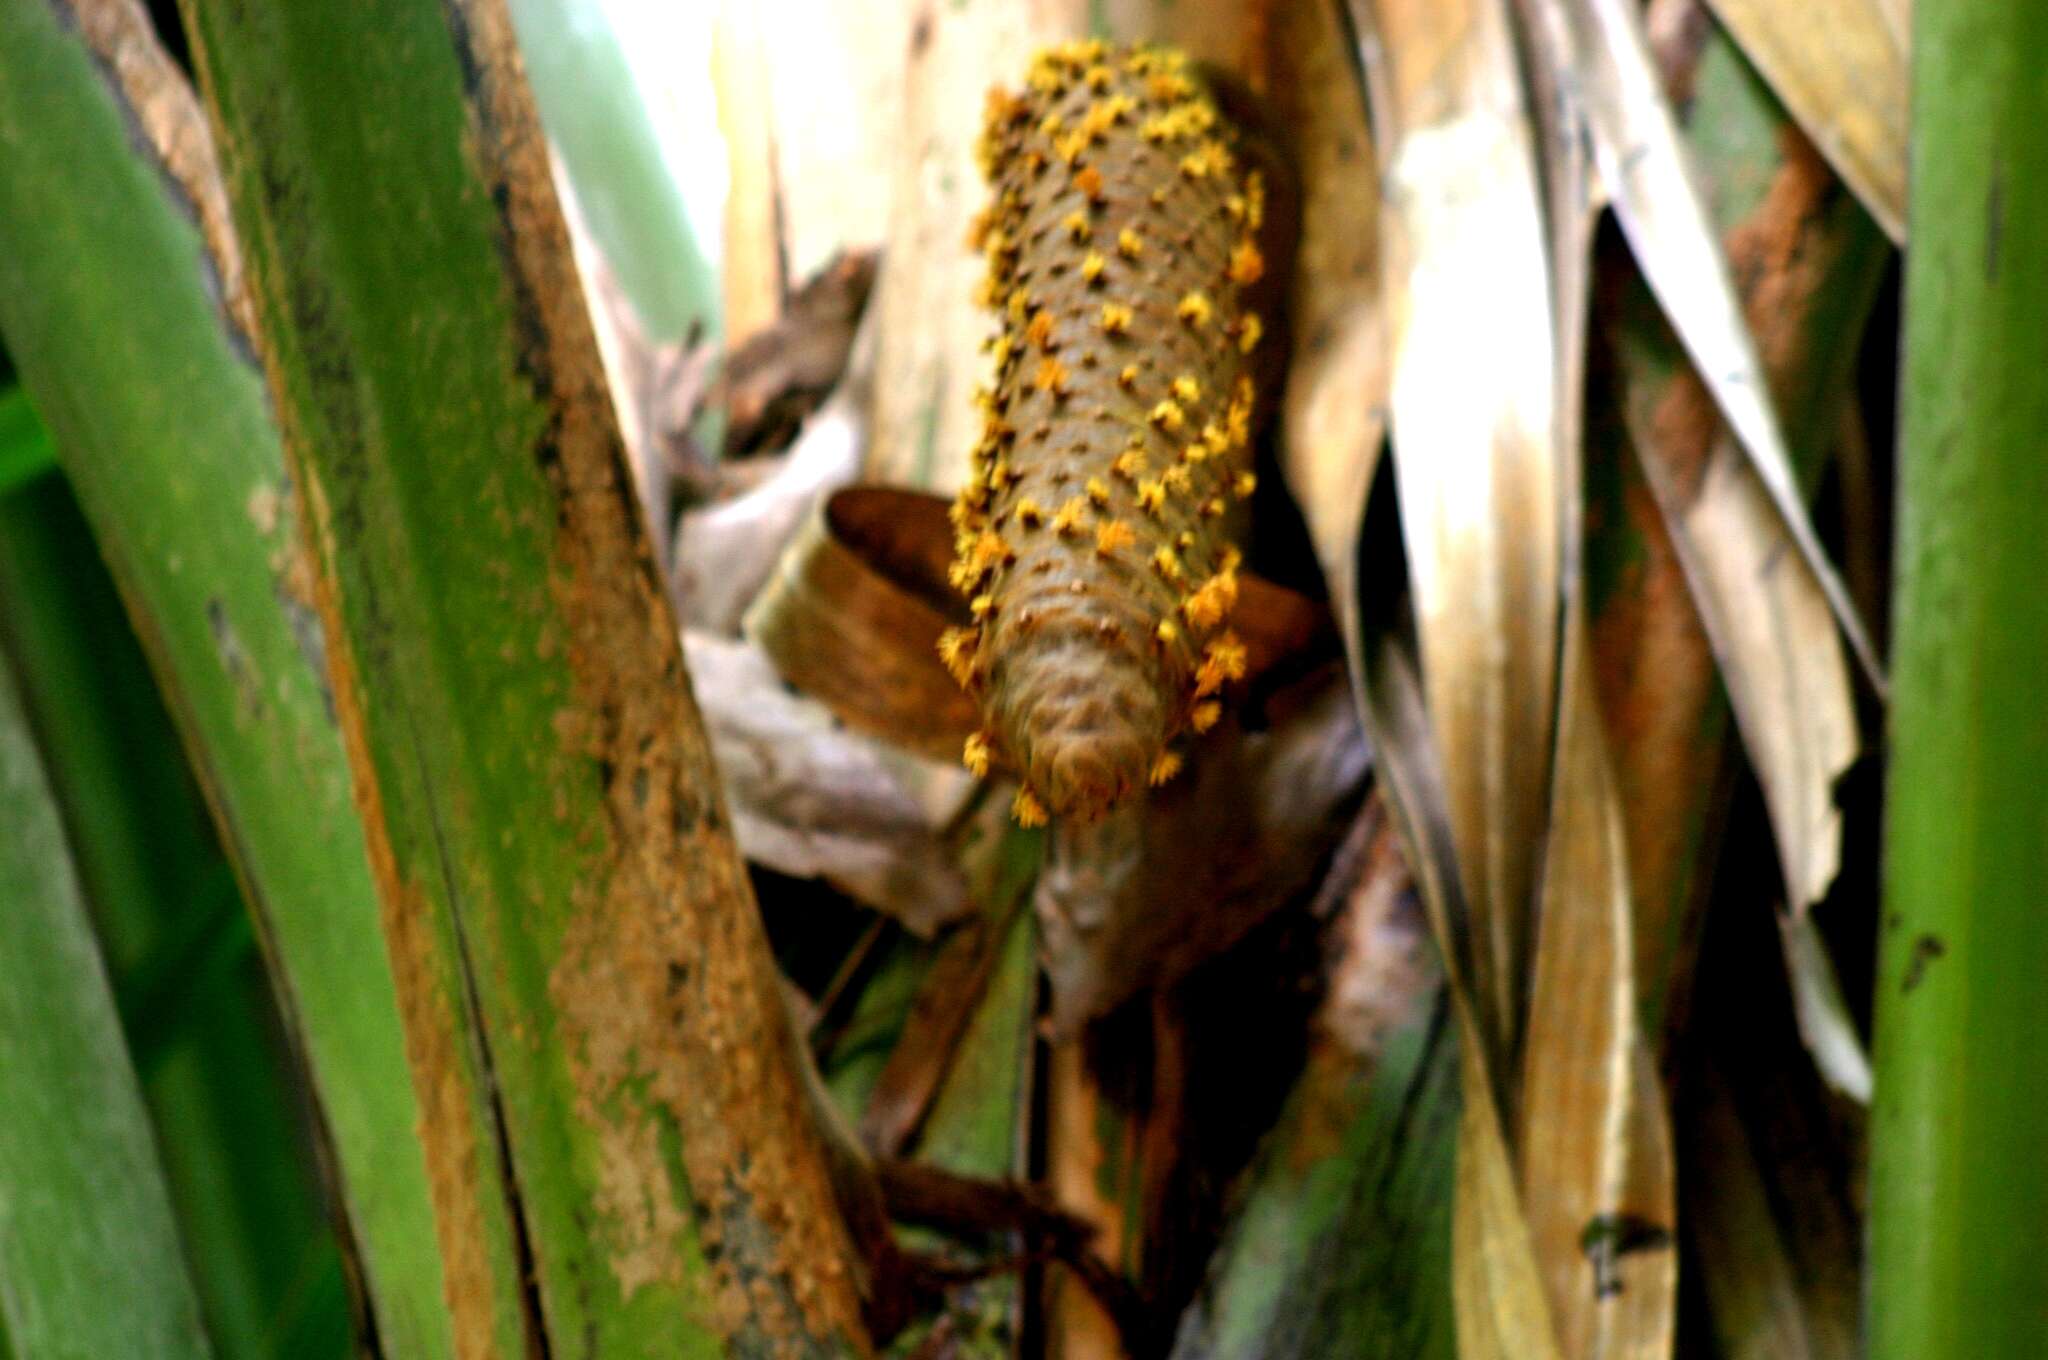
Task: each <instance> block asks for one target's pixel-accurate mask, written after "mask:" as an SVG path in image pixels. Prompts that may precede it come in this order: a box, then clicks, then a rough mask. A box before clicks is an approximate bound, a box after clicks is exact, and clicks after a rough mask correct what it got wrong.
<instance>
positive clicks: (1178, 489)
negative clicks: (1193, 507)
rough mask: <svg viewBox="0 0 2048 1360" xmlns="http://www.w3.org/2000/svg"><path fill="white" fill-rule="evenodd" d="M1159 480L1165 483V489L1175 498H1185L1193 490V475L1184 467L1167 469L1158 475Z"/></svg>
mask: <svg viewBox="0 0 2048 1360" xmlns="http://www.w3.org/2000/svg"><path fill="white" fill-rule="evenodd" d="M1159 480H1160V481H1162V482H1164V483H1166V489H1167V490H1168V491H1170V492H1172V493H1173V494H1174V495H1176V496H1185V495H1187V494H1188V492H1190V491H1192V490H1194V489H1195V477H1194V474H1193V473H1191V472H1189V471H1188V470H1187V468H1186V467H1184V466H1175V467H1170V468H1168V469H1167V470H1166V471H1164V472H1162V473H1160V474H1159Z"/></svg>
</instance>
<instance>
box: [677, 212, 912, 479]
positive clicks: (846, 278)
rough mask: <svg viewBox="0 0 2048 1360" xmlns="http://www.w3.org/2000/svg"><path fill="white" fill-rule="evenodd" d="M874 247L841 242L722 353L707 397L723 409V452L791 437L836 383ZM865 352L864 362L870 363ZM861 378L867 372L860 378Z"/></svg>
mask: <svg viewBox="0 0 2048 1360" xmlns="http://www.w3.org/2000/svg"><path fill="white" fill-rule="evenodd" d="M878 253H879V252H877V251H876V250H874V249H872V248H869V249H865V250H843V251H840V252H838V253H837V254H835V255H833V256H832V258H831V259H829V260H827V261H826V262H825V264H824V265H823V266H822V267H820V268H819V270H818V271H817V272H816V273H814V274H812V275H810V276H809V277H807V278H806V279H805V280H804V282H803V286H802V287H800V288H798V289H797V290H796V292H795V293H794V294H792V295H791V297H790V299H789V306H788V308H787V309H786V310H785V311H784V312H783V314H782V315H781V316H780V317H778V318H777V319H776V321H775V324H773V325H771V326H769V327H767V328H766V329H765V330H761V331H757V332H756V333H755V334H754V335H753V336H752V337H750V338H749V339H747V340H746V341H745V342H743V343H742V344H740V345H739V346H737V347H735V348H734V349H733V350H732V352H731V353H730V354H728V355H727V356H726V359H725V371H724V372H723V373H721V374H720V375H719V378H718V382H717V384H716V386H715V387H714V388H713V390H712V393H711V396H710V400H711V401H712V402H713V403H714V404H715V405H717V406H718V407H720V408H722V409H723V411H724V414H725V417H726V427H725V456H726V457H727V458H744V457H746V456H748V455H749V454H755V453H764V452H773V451H775V450H779V449H781V448H783V447H784V446H786V445H788V444H789V443H790V442H791V440H792V439H793V438H794V437H795V435H796V433H797V431H798V429H800V428H801V427H802V425H803V423H804V421H805V420H806V419H808V418H809V416H810V414H811V413H812V412H813V411H815V410H816V409H817V408H818V406H819V405H820V404H821V403H822V402H823V401H824V400H825V399H826V398H827V397H828V396H830V395H831V394H832V393H833V392H834V391H835V390H836V389H837V388H838V386H839V382H840V377H841V375H842V374H843V373H845V371H846V368H847V364H848V361H849V358H850V356H851V353H852V350H853V347H854V344H855V342H856V340H857V339H859V338H860V335H861V331H860V321H861V316H862V313H863V309H864V308H865V307H866V305H867V300H868V290H869V289H870V288H872V287H873V286H874V281H875V261H876V257H877V255H878ZM867 344H868V346H869V348H870V353H869V354H867V355H865V356H863V361H862V362H863V367H867V368H871V367H872V366H873V358H872V352H871V351H872V344H873V342H872V341H868V342H867ZM862 381H863V383H864V385H865V384H869V383H871V379H870V378H863V379H862Z"/></svg>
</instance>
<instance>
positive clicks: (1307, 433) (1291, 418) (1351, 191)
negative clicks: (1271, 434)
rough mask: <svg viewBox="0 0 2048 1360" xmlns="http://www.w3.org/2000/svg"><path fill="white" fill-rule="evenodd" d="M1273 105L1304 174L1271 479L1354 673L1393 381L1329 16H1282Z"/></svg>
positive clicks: (1359, 144) (1366, 143)
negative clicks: (1283, 487) (1301, 538)
mask: <svg viewBox="0 0 2048 1360" xmlns="http://www.w3.org/2000/svg"><path fill="white" fill-rule="evenodd" d="M1272 100H1273V105H1274V110H1275V120H1276V122H1277V123H1278V124H1279V125H1280V126H1281V127H1283V128H1285V129H1286V132H1287V136H1288V140H1289V143H1290V145H1291V146H1292V148H1293V151H1294V156H1295V162H1296V165H1297V168H1298V170H1299V172H1300V176H1301V242H1300V244H1299V246H1298V247H1297V252H1296V257H1295V258H1296V265H1295V287H1294V296H1293V298H1292V301H1291V307H1290V312H1289V330H1290V335H1291V339H1292V341H1293V353H1292V358H1291V362H1290V364H1289V367H1288V376H1287V387H1286V390H1285V393H1284V395H1283V397H1282V409H1283V410H1284V412H1285V417H1286V418H1285V419H1284V420H1283V421H1282V424H1281V429H1282V439H1283V443H1282V446H1281V449H1280V470H1281V473H1282V474H1283V475H1284V476H1285V478H1286V480H1287V487H1288V490H1289V491H1291V492H1292V493H1293V495H1294V502H1295V504H1296V505H1297V506H1299V507H1300V508H1301V513H1302V518H1303V520H1304V521H1305V522H1306V524H1307V526H1308V534H1309V540H1310V543H1311V544H1312V545H1313V546H1314V548H1315V554H1316V560H1317V562H1318V563H1319V564H1320V565H1321V567H1322V570H1323V578H1324V581H1325V583H1326V585H1327V587H1328V589H1329V592H1330V599H1331V601H1332V607H1333V612H1334V614H1335V616H1336V620H1337V627H1338V630H1339V632H1340V633H1341V634H1342V635H1343V637H1344V639H1345V647H1346V651H1347V654H1348V655H1349V656H1350V659H1351V664H1352V671H1353V673H1354V674H1356V673H1357V671H1358V668H1359V658H1358V655H1357V646H1358V639H1357V627H1358V589H1359V582H1358V536H1359V532H1360V530H1361V528H1362V527H1363V524H1364V521H1365V504H1366V498H1367V494H1368V493H1369V492H1370V490H1371V488H1372V479H1373V474H1374V473H1375V472H1376V471H1377V470H1378V468H1379V460H1380V448H1381V445H1382V443H1383V442H1384V440H1385V438H1386V431H1387V402H1388V396H1389V388H1390V386H1391V382H1392V374H1391V372H1390V369H1389V366H1388V359H1389V355H1388V349H1387V334H1386V324H1385V312H1384V310H1383V308H1382V305H1381V301H1380V249H1379V232H1378V230H1377V224H1378V220H1379V210H1380V202H1379V176H1378V167H1377V165H1376V164H1375V161H1374V157H1373V143H1372V133H1371V129H1370V128H1369V127H1368V126H1367V123H1366V114H1365V103H1364V99H1363V92H1362V91H1361V90H1360V89H1359V83H1358V79H1357V74H1356V70H1355V68H1354V66H1353V63H1352V58H1351V53H1350V52H1349V50H1348V43H1347V41H1346V36H1345V34H1344V32H1343V28H1342V26H1341V24H1340V23H1339V22H1338V15H1337V12H1336V9H1335V7H1334V6H1333V5H1328V4H1306V5H1286V6H1282V7H1281V10H1280V13H1279V15H1278V30H1277V33H1276V37H1275V72H1274V79H1273V82H1272Z"/></svg>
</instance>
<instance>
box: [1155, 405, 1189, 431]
mask: <svg viewBox="0 0 2048 1360" xmlns="http://www.w3.org/2000/svg"><path fill="white" fill-rule="evenodd" d="M1146 419H1148V420H1150V421H1151V422H1152V423H1153V424H1154V425H1157V426H1158V427H1159V428H1160V429H1162V430H1178V429H1179V428H1180V427H1181V424H1182V421H1183V419H1184V418H1183V417H1182V415H1181V410H1180V407H1179V405H1177V404H1176V403H1174V402H1173V401H1171V400H1168V401H1162V402H1160V403H1159V404H1158V405H1157V406H1154V407H1153V408H1152V413H1151V414H1150V415H1149V416H1147V417H1146Z"/></svg>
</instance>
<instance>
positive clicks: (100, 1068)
mask: <svg viewBox="0 0 2048 1360" xmlns="http://www.w3.org/2000/svg"><path fill="white" fill-rule="evenodd" d="M0 902H4V903H5V904H6V907H5V910H4V911H0V1108H4V1109H5V1111H6V1117H5V1118H0V1337H4V1341H0V1349H4V1350H6V1351H8V1352H9V1353H10V1354H11V1355H13V1356H14V1357H16V1358H17V1360H41V1358H42V1357H45V1356H48V1357H59V1356H72V1355H92V1356H100V1355H106V1356H116V1355H123V1356H126V1355H135V1356H143V1355H147V1356H153V1357H162V1358H163V1360H180V1358H181V1357H203V1356H206V1355H208V1354H209V1353H210V1352H209V1349H208V1347H207V1344H206V1337H205V1334H204V1333H203V1332H202V1331H201V1328H200V1322H199V1302H198V1299H197V1297H196V1296H195V1294H194V1293H193V1289H192V1282H191V1280H190V1279H189V1278H188V1277H187V1275H186V1273H185V1261H184V1256H183V1254H182V1252H181V1251H180V1250H179V1246H178V1234H177V1228H176V1226H175V1224H174V1223H173V1222H172V1218H171V1206H170V1197H169V1195H168V1193H167V1192H166V1191H165V1189H164V1182H163V1172H162V1170H161V1169H160V1168H159V1167H158V1165H157V1160H156V1148H155V1145H154V1143H153V1142H152V1137H151V1131H150V1125H149V1114H148V1111H147V1110H145V1109H144V1108H143V1104H142V1096H141V1093H140V1092H139V1091H138V1090H137V1089H136V1084H135V1072H134V1069H133V1068H131V1067H130V1066H129V1063H128V1051H127V1048H126V1047H125V1046H124V1045H123V1043H122V1041H121V1026H120V1021H119V1019H118V1018H117V1017H116V1015H115V1012H114V997H113V992H112V990H111V988H110V987H109V986H108V983H107V974H106V967H105V965H104V964H103V963H102V962H101V960H100V955H99V950H98V947H97V946H96V945H95V944H94V943H93V937H92V926H91V924H90V922H89V921H88V920H87V918H86V914H85V903H84V900H83V898H82V897H81V895H80V893H79V888H78V878H77V874H76V871H75V870H74V869H73V867H72V862H71V851H70V848H69V847H68V846H67V845H66V844H65V841H64V833H63V828H62V827H61V826H60V825H59V823H58V819H57V810H56V806H55V803H54V802H53V800H52V797H51V793H50V787H49V783H48V780H47V779H46V777H45V776H44V773H43V768H42V762H41V759H40V757H39V756H38V755H37V752H36V747H35V743H34V741H33V740H32V739H31V737H30V735H29V730H28V723H27V720H26V718H25V716H24V715H23V712H22V708H21V700H20V696H19V694H18V692H17V691H16V688H15V682H14V677H13V674H12V671H11V669H10V667H9V666H8V664H7V663H6V661H5V659H4V658H0Z"/></svg>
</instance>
